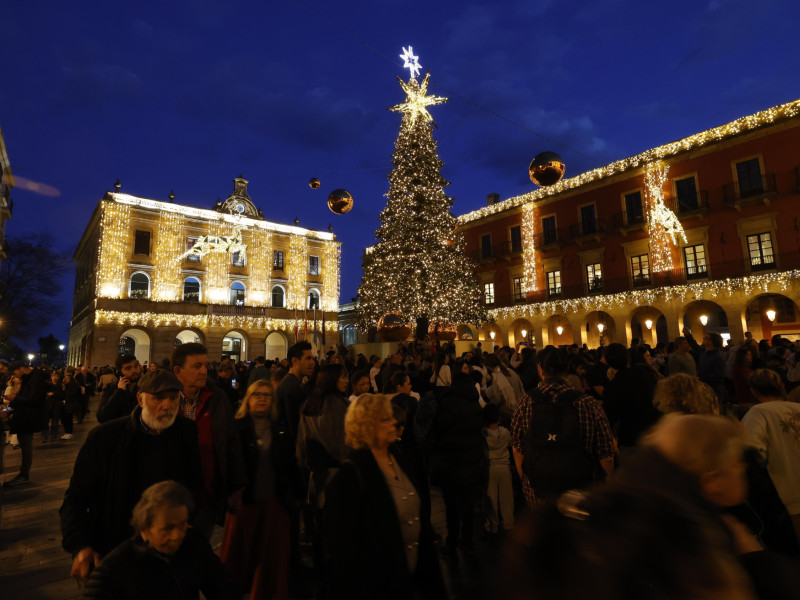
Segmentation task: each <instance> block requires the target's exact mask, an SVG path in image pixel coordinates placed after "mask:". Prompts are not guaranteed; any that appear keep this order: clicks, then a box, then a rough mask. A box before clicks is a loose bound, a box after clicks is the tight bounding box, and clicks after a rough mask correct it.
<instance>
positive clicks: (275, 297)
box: [272, 252, 284, 308]
mask: <svg viewBox="0 0 800 600" xmlns="http://www.w3.org/2000/svg"><path fill="white" fill-rule="evenodd" d="M281 254H283V253H282V252H281ZM283 296H284V293H283V288H282V287H281V286H279V285H276V286H275V287H273V288H272V306H273V308H283Z"/></svg>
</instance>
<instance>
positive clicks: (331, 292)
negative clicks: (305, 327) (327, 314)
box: [320, 242, 342, 311]
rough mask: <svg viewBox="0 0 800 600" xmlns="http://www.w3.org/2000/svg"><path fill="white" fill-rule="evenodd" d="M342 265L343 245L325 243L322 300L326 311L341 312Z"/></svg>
mask: <svg viewBox="0 0 800 600" xmlns="http://www.w3.org/2000/svg"><path fill="white" fill-rule="evenodd" d="M341 264H342V245H341V243H339V242H325V248H324V250H323V265H322V269H323V271H322V291H323V293H322V300H321V304H320V306H321V308H322V310H324V311H338V310H339V270H340V269H341Z"/></svg>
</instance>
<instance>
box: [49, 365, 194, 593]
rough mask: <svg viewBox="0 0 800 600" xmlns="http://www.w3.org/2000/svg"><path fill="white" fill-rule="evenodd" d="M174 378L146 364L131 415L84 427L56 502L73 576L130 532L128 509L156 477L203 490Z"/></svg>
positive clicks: (83, 571)
mask: <svg viewBox="0 0 800 600" xmlns="http://www.w3.org/2000/svg"><path fill="white" fill-rule="evenodd" d="M182 388H183V386H182V385H181V383H180V381H178V378H177V377H175V375H174V374H172V373H170V372H169V371H166V370H163V369H159V370H157V371H151V372H149V373H147V374H146V375H144V376H143V377H142V378H141V379H140V380H139V389H138V392H137V394H136V398H137V401H138V404H139V405H138V406H137V407H136V408H135V409H134V411H133V412H132V413H131V415H130V416H127V417H122V418H120V419H115V420H113V421H108V422H107V423H104V424H102V425H100V426H98V427H97V428H95V429H93V430H92V431H91V432H89V436H88V437H87V438H86V442H85V443H84V444H83V447H82V448H81V450H80V452H79V453H78V457H77V459H76V460H75V468H74V470H73V472H72V478H71V479H70V482H69V487H68V488H67V491H66V493H65V494H64V502H63V503H62V504H61V512H60V514H61V533H62V535H63V540H62V542H61V545H62V547H63V548H64V550H66V551H67V552H70V553H71V554H72V556H73V562H72V571H71V572H70V575H71V576H72V577H75V578H77V579H80V580H83V581H85V580H86V579H87V578H88V577H89V573H90V572H91V570H92V568H93V567H94V566H95V565H96V564H98V562H99V560H100V559H101V558H102V557H103V556H105V555H106V554H107V553H108V552H110V551H111V550H112V549H113V548H114V547H115V546H117V545H118V544H119V543H121V542H123V541H125V540H126V539H128V538H129V537H130V536H131V535H132V534H133V531H132V530H131V526H130V520H131V511H132V509H133V507H134V506H135V505H136V502H137V501H138V500H139V497H140V496H141V495H142V492H143V491H144V490H145V489H147V488H148V487H150V486H151V485H153V484H154V483H158V482H160V481H165V480H170V479H171V480H173V481H177V482H179V483H182V484H183V485H185V486H186V487H187V488H189V490H190V491H192V493H193V494H194V495H195V502H196V501H197V499H198V498H199V494H200V492H201V490H202V485H203V483H202V482H203V480H202V472H201V469H200V453H199V450H198V442H197V426H196V425H195V423H194V422H193V421H192V420H191V419H187V418H185V417H183V416H181V415H179V414H178V402H179V397H180V391H181V389H182Z"/></svg>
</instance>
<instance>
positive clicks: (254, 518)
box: [219, 379, 294, 600]
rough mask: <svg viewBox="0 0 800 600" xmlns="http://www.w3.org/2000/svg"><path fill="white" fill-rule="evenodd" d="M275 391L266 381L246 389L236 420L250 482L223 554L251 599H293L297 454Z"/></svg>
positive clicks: (227, 524)
mask: <svg viewBox="0 0 800 600" xmlns="http://www.w3.org/2000/svg"><path fill="white" fill-rule="evenodd" d="M274 395H275V390H274V389H273V387H272V383H271V382H270V381H268V380H266V379H259V380H258V381H254V382H253V383H251V384H250V386H248V388H247V392H246V393H245V396H244V399H243V401H242V405H241V406H240V407H239V410H238V411H237V412H236V415H235V419H236V424H237V427H238V429H239V435H240V437H241V441H242V447H243V455H244V460H245V467H246V470H247V485H246V486H245V490H244V494H243V496H242V507H241V508H240V509H239V511H238V512H237V513H235V514H228V518H227V520H226V521H225V531H224V532H223V536H222V546H221V548H220V552H219V556H220V559H221V560H222V562H223V563H225V566H226V567H227V569H228V571H229V572H230V573H231V575H233V577H234V578H235V579H236V581H237V583H238V584H239V586H240V587H241V588H242V589H243V590H249V592H250V598H252V599H253V600H255V599H259V600H260V599H262V598H276V599H286V598H288V597H289V513H288V510H287V508H288V503H289V495H290V473H292V472H293V471H292V467H293V461H294V452H293V448H292V447H291V443H290V441H289V436H288V434H287V433H286V432H285V431H283V430H281V428H280V427H279V424H278V420H277V403H276V402H274Z"/></svg>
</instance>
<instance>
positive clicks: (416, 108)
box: [389, 73, 448, 127]
mask: <svg viewBox="0 0 800 600" xmlns="http://www.w3.org/2000/svg"><path fill="white" fill-rule="evenodd" d="M430 77H431V74H430V73H428V74H427V75H425V78H424V79H423V80H422V82H421V83H417V80H416V79H414V78H413V77H412V78H411V79H410V80H409V82H408V83H406V82H405V81H403V80H402V79H400V78H399V77H398V78H397V81H399V82H400V87H402V88H403V91H404V92H405V93H406V101H405V103H404V104H397V105H395V106H392V107H390V108H389V110H393V111H396V112H401V113H403V114H404V115H408V116H409V120H410V124H411V125H414V123H415V122H416V120H417V117H420V118H421V119H423V120H424V121H427V122H429V123H433V126H434V127H436V123H435V122H434V120H433V117H432V116H431V113H429V112H428V109H427V107H428V106H433V105H436V104H444V103H445V102H447V100H448V98H443V97H441V96H428V80H429V79H430Z"/></svg>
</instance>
